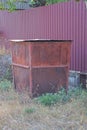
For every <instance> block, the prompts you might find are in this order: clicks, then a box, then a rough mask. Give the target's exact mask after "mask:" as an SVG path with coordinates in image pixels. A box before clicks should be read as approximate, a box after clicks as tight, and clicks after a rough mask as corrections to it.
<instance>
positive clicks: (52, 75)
mask: <svg viewBox="0 0 87 130" xmlns="http://www.w3.org/2000/svg"><path fill="white" fill-rule="evenodd" d="M11 43H12V65H13V78H14V86H15V88H16V89H17V90H18V91H21V92H22V91H29V94H30V95H31V96H32V97H35V96H39V95H42V94H43V93H55V92H57V91H58V90H59V89H60V88H61V87H65V88H66V89H67V87H68V71H69V64H70V48H71V40H37V39H36V40H35V39H34V40H11Z"/></svg>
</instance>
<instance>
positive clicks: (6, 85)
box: [0, 79, 12, 90]
mask: <svg viewBox="0 0 87 130" xmlns="http://www.w3.org/2000/svg"><path fill="white" fill-rule="evenodd" d="M11 87H12V84H11V82H10V81H8V80H7V79H4V80H2V81H0V90H9V89H10V88H11Z"/></svg>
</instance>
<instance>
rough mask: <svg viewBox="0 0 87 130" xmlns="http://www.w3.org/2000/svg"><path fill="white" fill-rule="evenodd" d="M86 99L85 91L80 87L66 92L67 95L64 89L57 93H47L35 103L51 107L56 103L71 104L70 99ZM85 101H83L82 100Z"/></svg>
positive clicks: (86, 92)
mask: <svg viewBox="0 0 87 130" xmlns="http://www.w3.org/2000/svg"><path fill="white" fill-rule="evenodd" d="M85 97H87V91H86V90H83V89H82V88H81V87H77V88H73V89H70V90H68V92H67V94H66V91H65V89H64V88H63V89H61V90H60V91H59V92H58V93H54V94H53V93H47V94H43V95H42V96H40V97H38V98H37V99H36V101H37V102H39V103H41V104H43V105H45V106H51V105H54V104H56V103H63V104H64V103H67V102H71V101H72V99H81V100H82V99H83V100H84V99H85ZM84 101H85V100H84Z"/></svg>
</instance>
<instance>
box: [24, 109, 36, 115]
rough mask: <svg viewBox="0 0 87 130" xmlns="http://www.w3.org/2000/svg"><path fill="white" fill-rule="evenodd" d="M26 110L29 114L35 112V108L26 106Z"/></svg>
mask: <svg viewBox="0 0 87 130" xmlns="http://www.w3.org/2000/svg"><path fill="white" fill-rule="evenodd" d="M24 112H25V113H27V114H31V113H34V112H35V108H25V110H24Z"/></svg>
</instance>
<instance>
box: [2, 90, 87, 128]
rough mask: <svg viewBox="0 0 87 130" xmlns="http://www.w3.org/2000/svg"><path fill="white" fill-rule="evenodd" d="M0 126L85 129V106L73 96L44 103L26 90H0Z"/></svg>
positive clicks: (86, 115) (86, 126) (86, 125)
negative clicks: (19, 92)
mask: <svg viewBox="0 0 87 130" xmlns="http://www.w3.org/2000/svg"><path fill="white" fill-rule="evenodd" d="M0 130H87V108H86V107H85V106H84V104H83V102H80V101H79V100H76V99H73V100H72V101H71V102H69V103H66V104H56V105H54V106H51V107H47V106H43V105H41V104H37V103H36V102H35V101H34V100H32V99H30V98H29V96H28V94H27V93H24V94H23V93H22V94H18V93H16V92H15V91H14V90H13V89H11V90H10V91H0Z"/></svg>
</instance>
